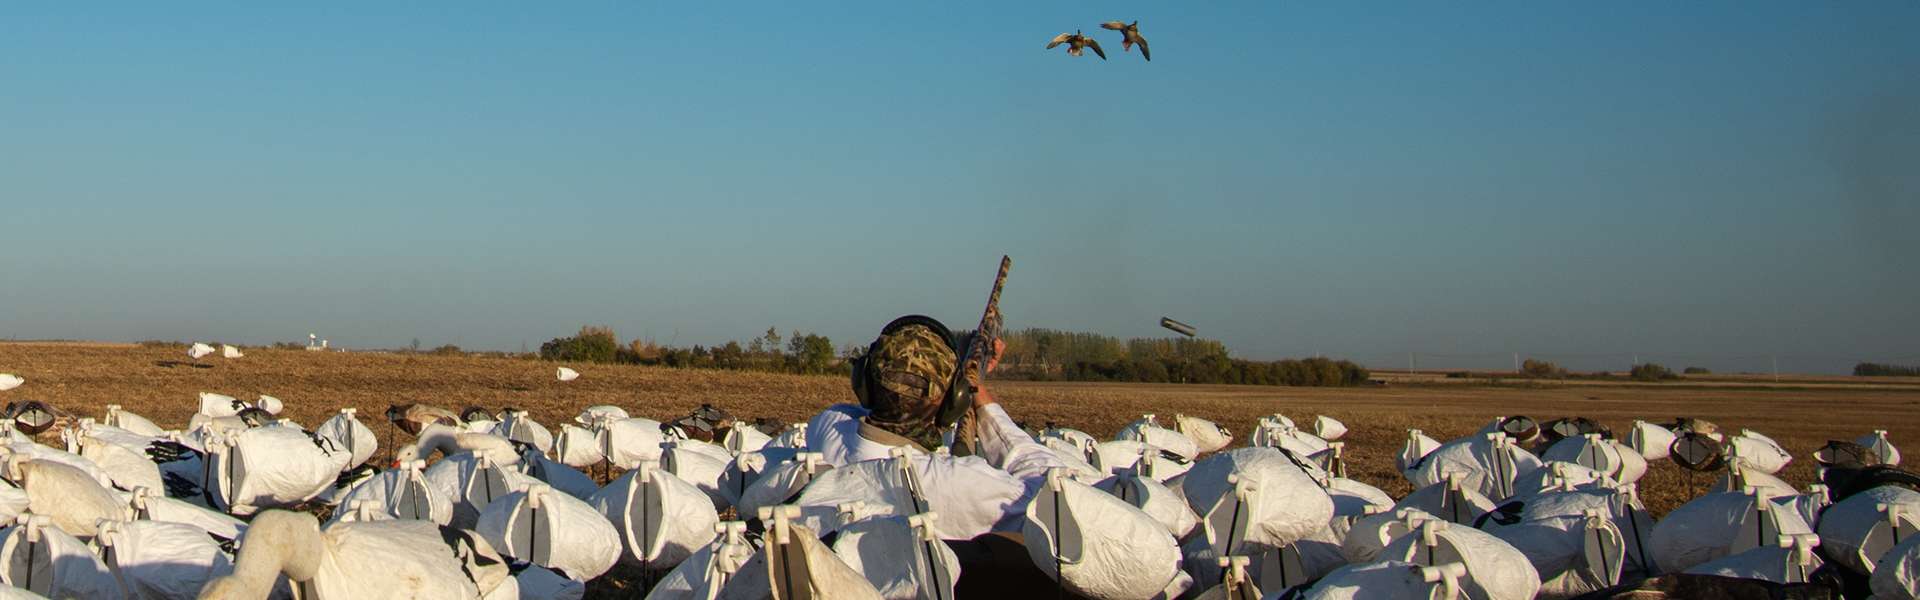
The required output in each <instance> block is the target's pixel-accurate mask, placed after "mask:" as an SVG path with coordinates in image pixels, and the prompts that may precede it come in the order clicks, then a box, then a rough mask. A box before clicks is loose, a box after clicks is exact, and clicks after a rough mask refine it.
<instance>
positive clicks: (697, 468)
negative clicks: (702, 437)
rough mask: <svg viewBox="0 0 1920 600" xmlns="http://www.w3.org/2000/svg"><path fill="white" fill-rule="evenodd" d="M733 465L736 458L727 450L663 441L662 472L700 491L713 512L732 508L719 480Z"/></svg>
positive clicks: (688, 441)
mask: <svg viewBox="0 0 1920 600" xmlns="http://www.w3.org/2000/svg"><path fill="white" fill-rule="evenodd" d="M732 462H733V457H732V456H731V455H730V454H728V452H727V451H726V449H725V448H721V447H719V446H716V445H713V444H709V443H706V442H702V441H699V440H673V441H668V442H662V446H661V453H660V469H661V470H664V471H666V472H668V473H672V474H674V476H676V477H679V478H680V480H681V481H685V482H687V483H691V484H693V485H694V487H697V488H700V491H701V492H704V493H705V494H706V495H707V497H708V498H709V499H710V500H711V501H712V502H713V508H714V510H725V509H726V508H727V507H729V506H733V503H732V501H731V500H729V499H728V497H727V494H726V493H724V492H722V491H721V490H720V478H721V476H723V475H725V474H726V472H727V467H728V466H729V465H730V464H732Z"/></svg>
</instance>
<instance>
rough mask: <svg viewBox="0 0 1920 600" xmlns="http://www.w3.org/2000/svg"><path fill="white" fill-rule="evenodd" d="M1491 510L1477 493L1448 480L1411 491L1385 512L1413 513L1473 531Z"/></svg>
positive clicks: (1488, 503)
mask: <svg viewBox="0 0 1920 600" xmlns="http://www.w3.org/2000/svg"><path fill="white" fill-rule="evenodd" d="M1495 506H1496V505H1495V504H1494V502H1493V501H1492V500H1488V499H1487V497H1486V496H1485V495H1482V494H1481V493H1480V492H1479V491H1478V490H1475V489H1471V488H1467V487H1464V486H1461V485H1460V481H1459V480H1458V479H1456V478H1448V479H1447V480H1446V481H1442V482H1440V483H1436V484H1433V485H1429V486H1427V487H1423V488H1420V489H1417V490H1414V491H1413V493H1411V494H1407V497H1405V498H1401V499H1400V502H1399V503H1397V504H1394V505H1393V507H1392V508H1391V509H1389V510H1397V509H1403V508H1411V509H1416V510H1419V511H1421V512H1424V513H1427V514H1430V515H1433V516H1435V517H1439V518H1440V519H1441V520H1444V521H1446V522H1449V523H1453V524H1455V525H1464V526H1467V527H1473V526H1474V525H1475V523H1477V522H1479V520H1480V517H1481V515H1485V514H1487V513H1490V512H1493V511H1494V509H1495Z"/></svg>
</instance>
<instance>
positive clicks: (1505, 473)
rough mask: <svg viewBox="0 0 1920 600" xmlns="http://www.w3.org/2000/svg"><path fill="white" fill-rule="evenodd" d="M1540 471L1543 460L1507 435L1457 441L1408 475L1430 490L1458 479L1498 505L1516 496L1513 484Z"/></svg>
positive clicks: (1420, 485)
mask: <svg viewBox="0 0 1920 600" xmlns="http://www.w3.org/2000/svg"><path fill="white" fill-rule="evenodd" d="M1538 468H1540V459H1539V458H1538V457H1535V456H1534V455H1533V453H1531V452H1527V451H1526V450H1525V449H1522V448H1520V447H1518V446H1515V445H1513V441H1512V440H1511V439H1510V438H1508V437H1507V435H1506V434H1505V433H1489V434H1485V435H1474V436H1468V437H1464V438H1460V439H1456V440H1453V441H1450V442H1447V443H1445V444H1441V445H1440V447H1439V448H1435V449H1434V450H1433V452H1431V453H1428V454H1427V455H1426V456H1425V457H1423V458H1421V459H1420V462H1419V466H1417V467H1415V468H1414V469H1413V470H1412V471H1411V472H1410V473H1408V474H1407V481H1408V482H1410V483H1412V484H1413V485H1414V487H1426V486H1429V485H1433V484H1435V483H1440V482H1442V481H1446V480H1447V478H1448V477H1454V478H1458V479H1459V481H1460V484H1461V485H1462V486H1465V487H1467V488H1470V489H1473V490H1474V491H1477V492H1480V495H1483V496H1486V497H1487V498H1489V499H1493V500H1495V501H1499V500H1504V499H1506V498H1508V497H1510V496H1512V495H1513V491H1514V489H1513V488H1514V486H1513V482H1514V481H1515V480H1516V479H1518V478H1520V477H1522V476H1525V475H1526V474H1527V473H1530V472H1532V471H1533V470H1534V469H1538Z"/></svg>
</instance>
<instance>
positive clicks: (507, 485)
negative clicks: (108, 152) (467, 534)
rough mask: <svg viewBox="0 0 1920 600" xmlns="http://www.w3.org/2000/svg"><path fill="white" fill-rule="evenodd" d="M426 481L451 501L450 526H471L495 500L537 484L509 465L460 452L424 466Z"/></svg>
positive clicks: (468, 527)
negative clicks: (425, 467)
mask: <svg viewBox="0 0 1920 600" xmlns="http://www.w3.org/2000/svg"><path fill="white" fill-rule="evenodd" d="M425 476H426V479H427V483H429V484H431V485H432V486H433V487H434V489H435V490H437V491H439V492H440V495H442V496H444V497H447V498H450V499H452V500H453V519H452V520H451V521H449V522H448V525H449V526H451V527H455V528H459V529H473V527H474V524H475V523H478V522H479V520H480V512H481V511H483V510H485V509H486V508H487V505H489V504H492V503H493V501H494V500H496V499H499V498H503V497H505V496H507V495H508V494H512V493H514V492H518V491H521V490H525V489H527V488H528V487H531V486H534V485H539V484H540V481H539V480H536V479H534V478H532V477H528V476H526V475H525V474H523V473H521V472H520V471H518V470H515V469H514V468H513V467H512V466H509V465H501V464H497V463H495V462H494V461H493V459H492V458H491V457H490V456H488V455H476V454H473V453H471V452H462V453H460V454H456V455H453V456H449V457H447V458H446V459H443V460H441V461H440V462H436V463H433V466H430V467H427V470H426V473H425Z"/></svg>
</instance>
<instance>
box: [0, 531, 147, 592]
mask: <svg viewBox="0 0 1920 600" xmlns="http://www.w3.org/2000/svg"><path fill="white" fill-rule="evenodd" d="M95 527H97V525H96V526H95ZM0 583H4V584H6V585H7V586H11V587H16V588H20V589H24V590H27V591H30V592H33V593H35V594H39V595H41V596H46V597H48V598H106V599H110V600H111V599H117V598H120V597H121V593H120V586H119V584H118V583H116V582H115V581H114V579H113V574H112V573H111V572H109V571H108V570H107V566H106V565H105V564H102V563H101V562H100V558H99V557H97V556H94V554H93V552H92V551H90V549H88V548H87V545H86V544H84V543H81V542H80V540H78V539H75V538H74V536H72V535H69V534H67V532H65V531H61V530H60V528H58V527H55V526H54V524H53V520H52V519H50V518H48V517H45V516H40V515H21V516H20V517H19V518H17V519H15V520H14V524H13V525H12V526H11V527H8V528H6V529H5V530H0Z"/></svg>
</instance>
